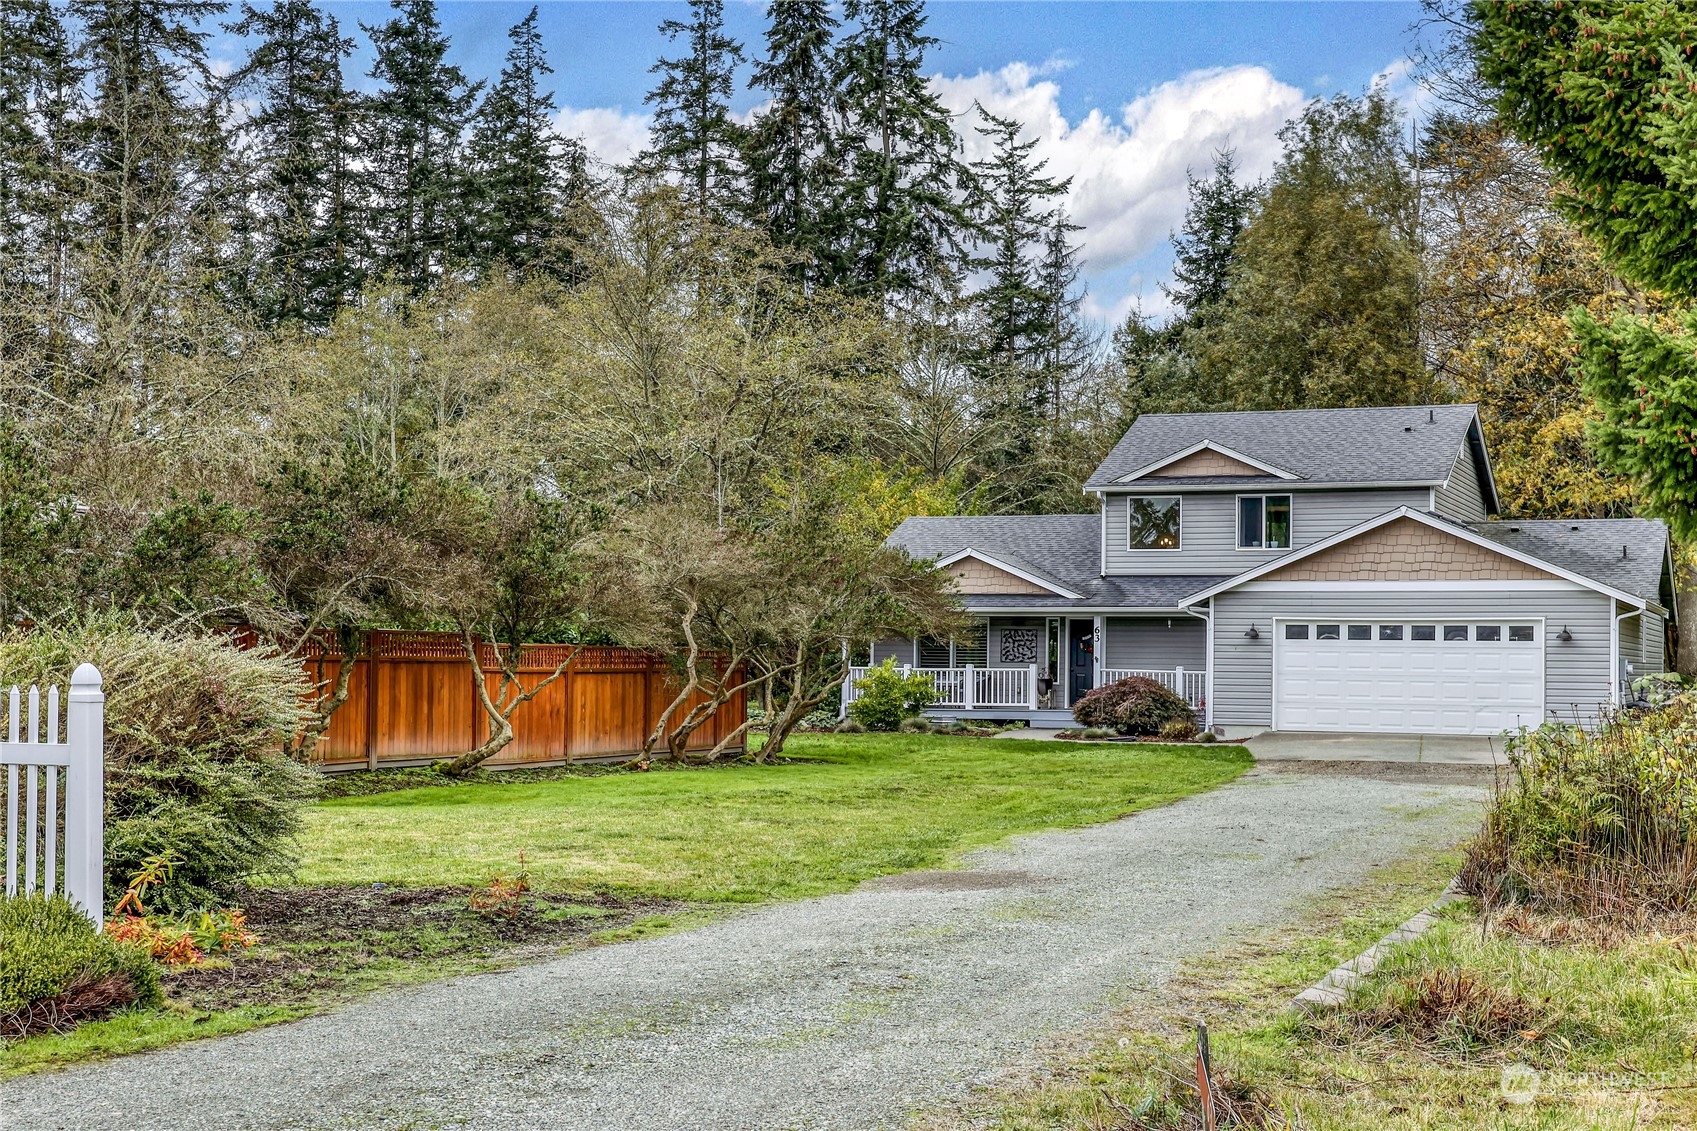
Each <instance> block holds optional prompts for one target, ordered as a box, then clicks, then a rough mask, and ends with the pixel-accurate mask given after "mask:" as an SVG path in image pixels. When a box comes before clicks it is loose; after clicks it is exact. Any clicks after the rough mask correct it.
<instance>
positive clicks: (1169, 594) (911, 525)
mask: <svg viewBox="0 0 1697 1131" xmlns="http://www.w3.org/2000/svg"><path fill="white" fill-rule="evenodd" d="M889 545H891V546H894V547H896V548H897V549H901V550H906V551H907V552H908V553H909V554H911V555H912V556H913V557H915V558H922V559H926V560H929V561H936V560H938V559H942V558H947V557H949V556H950V555H951V554H957V553H959V552H960V551H962V550H967V549H971V550H977V551H978V552H980V553H983V554H988V555H990V556H992V557H994V558H996V559H997V560H998V561H1002V562H1006V563H1007V564H1009V565H1012V566H1016V567H1018V568H1019V569H1020V570H1022V571H1024V572H1026V573H1029V574H1031V575H1032V576H1034V577H1040V578H1043V579H1044V580H1046V581H1049V582H1052V583H1053V584H1055V585H1057V586H1059V587H1061V588H1063V589H1069V590H1071V591H1072V592H1074V593H1077V594H1079V596H1078V597H1061V596H1054V595H1050V594H1042V595H1021V594H1001V593H998V594H981V593H966V594H962V595H961V604H962V605H963V606H965V608H966V609H967V610H968V611H969V612H1001V611H1012V610H1044V611H1048V610H1057V611H1058V610H1065V609H1076V610H1081V611H1088V610H1096V609H1176V608H1178V607H1179V605H1180V603H1181V602H1182V601H1183V599H1184V598H1185V597H1188V596H1189V595H1190V594H1192V593H1195V592H1197V591H1199V590H1202V589H1207V588H1209V587H1211V586H1213V585H1217V584H1218V583H1219V582H1221V581H1224V580H1225V579H1226V575H1223V574H1221V575H1208V576H1176V575H1171V574H1164V575H1160V576H1115V577H1103V576H1102V573H1101V571H1102V519H1101V516H1100V515H1097V514H1036V515H969V516H965V517H949V518H930V517H924V518H910V519H908V520H907V521H906V522H904V523H902V524H901V525H900V526H898V527H896V530H895V533H893V534H891V535H890V538H889Z"/></svg>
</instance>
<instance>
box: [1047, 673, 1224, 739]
mask: <svg viewBox="0 0 1697 1131" xmlns="http://www.w3.org/2000/svg"><path fill="white" fill-rule="evenodd" d="M1072 717H1073V718H1075V719H1077V720H1078V721H1079V722H1080V723H1083V724H1084V725H1085V726H1089V727H1113V728H1114V729H1115V730H1117V731H1118V732H1119V733H1121V734H1137V735H1150V734H1159V733H1161V728H1162V727H1164V726H1166V725H1167V724H1168V723H1170V722H1173V721H1175V720H1184V721H1185V722H1188V723H1190V724H1191V726H1192V727H1194V726H1195V723H1196V713H1195V712H1194V711H1192V710H1191V709H1190V704H1189V703H1187V702H1185V700H1184V697H1183V696H1182V695H1179V694H1178V693H1176V692H1174V691H1172V690H1170V689H1169V688H1167V687H1166V686H1165V685H1164V684H1160V683H1157V682H1155V681H1154V680H1152V679H1148V678H1146V677H1144V676H1140V675H1134V676H1128V677H1126V678H1125V679H1122V680H1119V681H1118V682H1116V683H1110V684H1107V685H1106V686H1104V687H1098V688H1096V689H1095V690H1094V691H1091V692H1089V693H1088V694H1086V695H1085V696H1084V697H1083V698H1082V699H1080V700H1079V701H1078V702H1077V703H1076V704H1074V705H1073V709H1072ZM1193 733H1194V732H1193Z"/></svg>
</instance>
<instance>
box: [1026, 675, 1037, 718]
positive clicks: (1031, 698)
mask: <svg viewBox="0 0 1697 1131" xmlns="http://www.w3.org/2000/svg"><path fill="white" fill-rule="evenodd" d="M1025 678H1026V679H1027V680H1029V681H1030V682H1029V683H1028V684H1027V685H1026V694H1027V696H1028V705H1029V706H1030V708H1031V709H1032V710H1033V711H1035V710H1036V709H1037V665H1036V664H1030V665H1028V666H1027V667H1026V669H1025Z"/></svg>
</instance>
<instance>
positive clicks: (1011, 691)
mask: <svg viewBox="0 0 1697 1131" xmlns="http://www.w3.org/2000/svg"><path fill="white" fill-rule="evenodd" d="M979 623H980V628H979V631H978V632H976V633H972V634H969V635H968V636H967V637H965V638H964V639H957V640H949V641H938V640H924V639H919V640H900V639H889V640H881V641H878V642H877V643H876V644H874V645H873V646H872V648H871V650H870V653H869V655H868V656H867V657H865V658H866V659H867V660H869V661H870V664H873V665H876V664H881V663H883V662H884V661H886V660H890V659H893V660H895V662H896V664H897V666H899V667H900V668H902V669H903V670H904V671H909V672H918V673H919V674H921V675H925V676H928V677H929V678H930V679H931V682H932V684H933V686H935V687H936V689H937V701H936V702H935V703H934V704H933V705H932V707H931V708H930V709H929V710H928V711H927V712H926V714H927V715H928V716H930V717H932V718H939V719H954V718H978V719H1025V720H1026V721H1028V722H1030V723H1031V724H1032V725H1035V726H1069V725H1071V724H1072V705H1073V704H1074V703H1076V702H1077V701H1078V700H1079V699H1080V698H1082V697H1083V696H1084V695H1085V694H1086V693H1088V692H1089V691H1090V690H1091V689H1093V688H1097V687H1101V686H1104V685H1106V684H1109V683H1114V682H1116V681H1118V680H1121V679H1125V678H1126V677H1128V676H1134V675H1135V676H1143V677H1145V678H1148V679H1153V680H1155V681H1156V682H1158V683H1161V684H1163V685H1165V686H1166V687H1168V688H1170V689H1172V690H1173V691H1175V692H1177V693H1178V694H1180V695H1182V696H1184V698H1185V701H1186V702H1188V703H1189V704H1190V705H1191V707H1192V708H1193V709H1194V710H1195V711H1196V713H1197V717H1198V718H1199V719H1206V716H1207V711H1208V692H1209V688H1208V671H1207V631H1206V625H1205V623H1204V622H1203V621H1201V620H1199V619H1198V618H1195V617H1191V616H1187V615H1178V616H1172V617H1168V616H1159V617H1153V616H1140V617H1130V616H1128V617H1114V616H1091V617H1078V616H1072V617H1016V616H1003V617H985V618H983V619H982V620H981V621H980V622H979ZM866 671H867V667H866V666H864V665H861V666H856V667H853V668H850V669H849V675H848V678H847V680H845V681H844V685H843V710H844V711H845V712H846V711H847V709H848V705H849V704H850V703H852V702H853V701H854V699H855V697H856V695H857V692H856V691H855V688H854V684H855V681H856V680H858V679H860V678H861V677H862V676H864V675H865V674H866Z"/></svg>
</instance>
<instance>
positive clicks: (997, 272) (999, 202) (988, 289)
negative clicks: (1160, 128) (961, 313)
mask: <svg viewBox="0 0 1697 1131" xmlns="http://www.w3.org/2000/svg"><path fill="white" fill-rule="evenodd" d="M979 112H980V113H981V114H983V116H984V120H985V121H986V122H988V123H989V124H988V125H985V126H979V127H978V132H979V133H980V134H983V135H984V136H985V137H987V138H990V139H991V140H992V142H993V143H994V145H995V152H994V153H992V154H991V156H989V157H987V158H984V159H983V160H981V161H976V162H974V163H973V165H972V170H973V173H974V174H975V186H976V188H977V189H978V193H979V199H978V200H977V202H976V204H977V211H978V213H979V215H980V216H981V217H982V219H981V221H980V223H981V227H982V233H983V238H984V253H983V254H981V255H977V256H974V257H973V258H972V259H970V260H969V261H968V262H969V265H970V266H971V267H972V268H973V269H974V270H977V271H983V272H986V273H988V276H989V279H988V282H986V284H985V286H984V288H983V289H982V290H980V291H979V292H978V293H977V294H976V295H974V296H973V300H974V302H975V304H976V305H977V306H978V308H979V311H980V313H981V315H982V318H983V325H984V328H985V338H984V341H983V344H982V352H981V354H980V359H979V360H980V366H981V369H982V371H983V372H984V374H985V375H986V376H987V377H989V378H990V379H992V380H1000V381H1002V382H1007V381H1008V380H1009V379H1010V378H1014V377H1015V375H1016V374H1017V373H1018V372H1020V371H1022V370H1024V369H1026V368H1027V367H1028V365H1029V363H1030V361H1031V352H1032V349H1033V346H1034V344H1035V343H1036V342H1037V341H1038V340H1039V339H1041V338H1043V337H1044V336H1045V330H1046V328H1047V327H1046V321H1047V318H1048V315H1049V307H1050V301H1049V300H1050V299H1051V298H1052V296H1050V295H1045V294H1044V293H1043V291H1042V290H1041V288H1040V287H1039V284H1038V279H1037V274H1038V266H1037V263H1036V260H1037V258H1038V256H1039V255H1041V254H1042V252H1041V251H1040V250H1039V249H1040V248H1041V247H1042V245H1043V244H1044V242H1045V240H1046V239H1047V238H1048V237H1049V235H1050V234H1051V232H1052V230H1053V229H1054V226H1055V224H1056V222H1057V220H1058V218H1059V212H1058V210H1057V209H1056V208H1055V207H1054V205H1053V201H1054V200H1055V198H1056V197H1059V196H1062V195H1063V194H1065V192H1066V191H1067V188H1068V186H1069V185H1070V184H1071V182H1070V181H1056V180H1053V179H1051V178H1049V177H1045V176H1044V175H1043V169H1044V167H1045V165H1047V162H1045V161H1035V160H1033V159H1032V156H1031V153H1032V150H1033V149H1035V148H1036V147H1037V139H1036V138H1032V139H1031V140H1029V141H1021V140H1020V137H1019V135H1020V131H1021V130H1022V129H1023V127H1022V126H1021V124H1020V123H1019V122H1017V121H1015V120H1014V119H1012V118H999V117H997V116H996V115H994V114H991V113H989V112H988V111H986V110H983V109H982V108H980V111H979ZM1062 237H1063V242H1064V239H1065V235H1064V232H1063V233H1062ZM1068 285H1069V286H1070V282H1069V284H1068Z"/></svg>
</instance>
